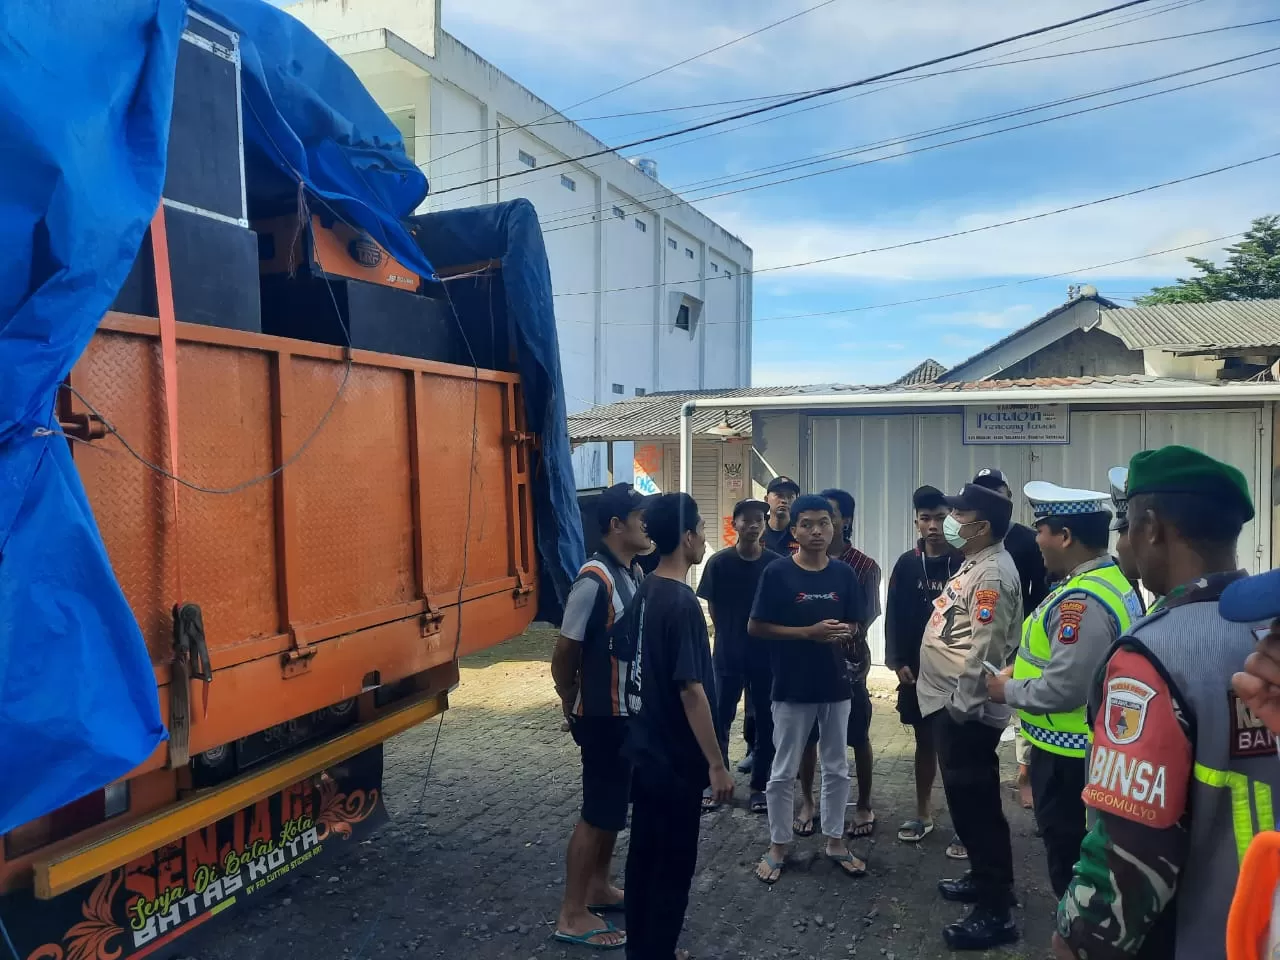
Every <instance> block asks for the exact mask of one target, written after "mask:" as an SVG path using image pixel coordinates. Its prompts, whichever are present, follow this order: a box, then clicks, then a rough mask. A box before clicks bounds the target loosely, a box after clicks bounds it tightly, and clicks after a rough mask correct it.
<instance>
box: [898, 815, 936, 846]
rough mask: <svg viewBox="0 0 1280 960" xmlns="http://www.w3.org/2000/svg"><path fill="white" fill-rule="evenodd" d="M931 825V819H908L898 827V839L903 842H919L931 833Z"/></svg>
mask: <svg viewBox="0 0 1280 960" xmlns="http://www.w3.org/2000/svg"><path fill="white" fill-rule="evenodd" d="M933 826H934V825H933V821H932V820H921V819H920V818H919V817H917V818H916V819H914V820H908V821H907V822H906V823H904V824H903V825H902V826H900V827H899V828H898V839H899V840H901V841H902V842H903V843H919V842H920V841H921V840H923V839H924V838H925V837H927V836H928V835H929V834H931V833H933Z"/></svg>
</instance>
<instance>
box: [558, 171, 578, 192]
mask: <svg viewBox="0 0 1280 960" xmlns="http://www.w3.org/2000/svg"><path fill="white" fill-rule="evenodd" d="M560 186H562V187H564V188H565V189H566V190H577V189H578V185H577V184H576V183H574V182H573V178H572V177H566V176H565V175H564V174H563V173H562V174H560Z"/></svg>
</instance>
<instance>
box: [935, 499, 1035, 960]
mask: <svg viewBox="0 0 1280 960" xmlns="http://www.w3.org/2000/svg"><path fill="white" fill-rule="evenodd" d="M947 503H948V505H949V506H951V507H952V508H953V509H957V510H974V509H976V510H981V511H983V513H984V514H985V515H986V516H988V517H991V516H1002V517H1003V519H1004V520H1005V521H1006V522H1007V521H1008V518H1009V516H1010V514H1011V513H1012V511H1013V504H1012V503H1011V502H1010V501H1009V499H1008V498H1007V497H1004V496H1003V495H1001V494H999V493H996V492H995V491H992V490H987V489H985V488H983V487H978V486H974V485H973V484H968V485H966V486H965V488H964V490H963V491H961V493H960V495H959V496H958V497H948V498H947ZM1021 623H1022V582H1021V578H1020V577H1019V576H1018V568H1017V566H1016V565H1015V564H1014V562H1013V557H1012V556H1010V555H1009V552H1008V551H1007V550H1005V548H1004V544H1002V543H993V544H991V545H990V546H988V547H985V548H984V549H982V550H979V551H977V552H976V553H973V554H971V555H969V556H966V557H965V560H964V563H963V564H962V565H961V567H960V570H959V571H958V572H957V573H956V575H955V576H954V577H953V578H952V579H951V580H950V581H948V583H947V586H946V588H945V589H944V590H943V591H942V593H941V594H939V595H938V597H937V599H935V600H934V601H933V613H932V614H931V615H930V617H929V623H928V625H927V626H926V627H925V632H924V638H923V641H922V643H921V645H920V676H919V678H918V680H917V682H916V692H917V695H918V697H919V701H920V713H921V714H922V715H923V717H924V718H925V722H926V723H932V724H933V725H934V736H935V739H936V743H937V748H938V765H939V768H940V770H941V772H942V785H943V789H944V790H945V792H946V796H947V806H948V807H949V808H950V810H951V819H952V821H953V823H954V824H955V828H956V833H957V834H958V835H959V837H960V842H961V843H963V844H964V846H965V848H966V849H967V850H968V851H969V863H970V871H969V874H968V875H967V876H966V877H963V878H961V879H959V880H943V881H941V882H940V883H939V884H938V888H939V891H940V892H941V893H942V895H943V896H944V897H945V898H947V899H949V900H954V901H960V902H966V903H974V904H976V907H975V909H974V911H973V912H972V913H971V914H970V915H969V916H968V917H967V918H966V919H965V920H963V921H960V922H958V923H955V924H951V925H949V926H948V927H947V928H945V929H944V931H943V936H944V937H945V938H946V941H947V945H948V946H950V947H951V948H952V949H981V948H984V947H987V946H998V945H999V944H1001V943H1008V942H1011V940H1013V939H1016V938H1017V928H1016V927H1015V926H1014V925H1013V920H1012V917H1011V915H1010V907H1011V906H1012V904H1013V849H1012V846H1011V844H1010V838H1009V824H1008V821H1006V820H1005V818H1004V812H1003V810H1002V809H1001V800H1000V760H999V757H998V756H997V753H996V748H997V746H998V745H999V743H1000V734H1001V732H1002V731H1003V730H1004V729H1005V727H1007V726H1008V725H1009V716H1010V711H1009V708H1008V707H1007V706H1005V705H1004V704H999V703H993V702H991V700H989V699H988V697H987V687H986V680H985V677H984V673H983V666H982V661H983V660H988V661H990V662H992V663H995V664H1004V663H1007V662H1008V660H1009V658H1010V656H1012V654H1013V651H1014V650H1015V649H1016V647H1017V644H1018V628H1019V626H1020V624H1021Z"/></svg>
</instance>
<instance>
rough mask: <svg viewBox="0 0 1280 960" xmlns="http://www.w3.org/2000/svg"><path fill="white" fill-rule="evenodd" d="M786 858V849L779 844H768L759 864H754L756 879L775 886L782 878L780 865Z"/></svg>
mask: <svg viewBox="0 0 1280 960" xmlns="http://www.w3.org/2000/svg"><path fill="white" fill-rule="evenodd" d="M786 858H787V848H786V847H785V846H783V845H782V844H779V843H771V844H769V849H768V850H766V851H765V854H764V856H763V857H761V858H760V862H759V863H758V864H756V879H757V880H759V881H761V882H762V883H767V884H770V885H772V884H775V883H777V882H778V878H779V877H780V876H782V863H783V861H784V860H786Z"/></svg>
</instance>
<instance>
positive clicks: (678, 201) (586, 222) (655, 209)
mask: <svg viewBox="0 0 1280 960" xmlns="http://www.w3.org/2000/svg"><path fill="white" fill-rule="evenodd" d="M1277 50H1280V46H1277V47H1270V48H1268V49H1266V50H1259V51H1257V52H1256V53H1250V54H1245V55H1243V56H1240V57H1232V58H1230V59H1229V60H1222V61H1218V62H1215V63H1210V64H1205V65H1204V66H1200V67H1191V68H1189V69H1187V70H1180V71H1178V72H1177V73H1170V74H1165V75H1164V76H1161V77H1154V78H1151V79H1149V80H1138V81H1134V82H1133V83H1128V84H1122V85H1121V86H1118V87H1112V88H1109V89H1107V90H1099V91H1094V92H1092V93H1087V94H1080V95H1079V96H1076V97H1069V98H1066V99H1064V100H1059V101H1053V102H1050V103H1044V104H1038V105H1034V106H1031V107H1025V108H1023V109H1020V110H1015V111H1011V112H1009V113H1006V114H995V115H993V116H990V117H982V118H978V119H976V120H970V121H964V122H962V123H959V124H956V125H953V126H952V127H940V128H936V129H934V130H929V131H922V132H920V133H916V134H909V135H907V136H905V137H901V138H897V139H893V140H885V141H880V142H878V143H873V144H867V145H865V146H862V147H856V148H852V149H850V150H846V151H840V152H838V153H836V154H835V155H834V156H823V157H819V158H817V159H814V160H805V161H799V162H795V163H793V164H792V165H791V166H789V167H784V168H783V169H779V170H774V171H771V172H773V173H783V172H788V171H790V170H799V169H803V168H804V167H809V166H814V165H816V164H819V163H828V162H831V161H832V160H835V159H839V158H841V157H846V156H856V155H857V154H861V153H869V152H871V151H873V150H882V149H887V148H889V147H894V146H900V145H902V144H906V143H912V142H915V141H916V140H923V139H928V138H929V137H933V136H937V135H938V134H939V133H945V132H950V131H954V130H963V129H968V128H970V127H975V126H981V125H983V124H986V123H990V122H992V121H993V120H997V119H1004V118H1010V117H1015V116H1020V115H1025V114H1027V113H1035V112H1037V111H1039V110H1044V109H1048V108H1049V107H1053V106H1059V105H1062V104H1065V103H1072V102H1076V101H1079V100H1087V99H1090V98H1092V97H1096V96H1102V95H1104V94H1107V93H1115V92H1118V91H1119V90H1124V89H1131V88H1133V87H1137V86H1143V85H1145V84H1148V83H1157V82H1160V81H1162V80H1168V79H1171V78H1173V77H1177V76H1184V75H1186V74H1188V73H1195V72H1197V71H1200V70H1207V69H1212V68H1213V67H1219V66H1224V65H1226V64H1228V63H1233V62H1237V61H1240V60H1247V59H1250V58H1252V57H1257V56H1262V55H1263V54H1267V53H1275V52H1276V51H1277ZM1275 66H1280V61H1274V62H1272V63H1264V64H1261V65H1259V66H1256V67H1249V68H1247V69H1244V70H1237V71H1235V72H1233V73H1227V74H1223V75H1221V76H1218V77H1209V78H1207V79H1205V80H1197V81H1195V82H1193V83H1184V84H1180V85H1178V86H1175V87H1169V88H1167V89H1165V90H1155V91H1152V92H1151V93H1144V94H1140V95H1139V96H1136V97H1126V98H1125V99H1123V100H1113V101H1111V102H1110V103H1101V104H1097V105H1095V106H1092V107H1085V108H1083V109H1080V110H1070V111H1068V112H1066V113H1059V114H1055V115H1053V116H1051V117H1041V118H1039V119H1037V120H1029V121H1027V122H1025V123H1017V124H1013V125H1012V126H1008V127H1000V128H998V129H995V130H987V131H984V132H982V133H977V134H973V135H971V136H967V137H957V138H956V139H954V140H944V141H941V142H940V143H933V144H928V145H926V146H923V147H917V148H915V149H913V150H903V151H899V152H895V153H892V154H886V155H885V156H880V157H873V158H872V159H870V160H860V161H858V162H856V163H845V164H840V165H839V166H834V167H828V168H827V169H825V170H816V171H813V172H812V173H805V174H800V175H798V176H794V177H785V178H783V179H780V180H770V181H768V182H767V183H758V184H755V185H754V186H748V187H741V188H738V189H735V190H724V191H722V192H720V193H711V194H706V195H705V196H698V197H695V198H693V199H692V200H690V199H687V198H682V197H679V196H677V197H674V198H673V199H672V201H671V202H670V203H664V204H654V205H651V206H649V207H647V208H646V211H645V212H646V213H659V212H661V211H663V210H669V209H671V208H672V207H676V206H681V205H682V204H686V203H700V202H704V201H707V200H716V199H719V198H721V197H730V196H734V195H736V194H739V193H750V192H752V191H754V190H763V189H766V188H768V187H776V186H783V185H785V184H788V183H796V182H798V181H801V180H810V179H812V178H814V177H821V176H825V175H827V174H830V173H840V172H843V171H846V170H853V169H856V168H858V167H865V166H870V165H871V164H875V163H882V162H884V161H887V160H898V159H901V158H902V157H909V156H914V155H915V154H919V153H929V152H931V151H933V150H939V149H942V148H943V147H951V146H956V145H958V144H963V143H971V142H974V141H977V140H985V139H986V138H987V137H994V136H999V135H1000V134H1003V133H1010V132H1012V131H1016V130H1025V129H1027V128H1028V127H1036V126H1040V125H1042V124H1046V123H1052V122H1054V121H1057V120H1065V119H1069V118H1071V117H1078V116H1083V115H1085V114H1089V113H1095V112H1097V111H1099V110H1106V109H1109V108H1111V107H1118V106H1124V105H1126V104H1130V103H1138V102H1140V101H1142V100H1150V99H1153V98H1154V97H1160V96H1164V95H1165V94H1168V93H1178V92H1180V91H1183V90H1190V89H1193V88H1195V87H1201V86H1205V85H1206V84H1210V83H1216V82H1218V81H1219V80H1230V79H1233V78H1235V77H1241V76H1245V75H1247V74H1250V73H1257V72H1258V71H1261V70H1269V69H1271V68H1272V67H1275ZM764 176H769V173H752V174H747V175H745V176H741V177H735V178H730V179H727V180H725V181H724V182H723V183H721V184H720V186H728V185H729V184H732V183H742V182H746V181H749V180H758V179H760V178H761V177H764ZM706 189H713V188H712V187H703V188H700V189H699V190H698V191H692V192H701V190H706ZM583 216H585V215H577V216H565V217H558V218H557V217H551V218H549V219H548V220H547V221H546V222H545V224H544V229H543V233H555V232H557V231H560V230H571V229H573V228H575V227H583V226H591V225H593V224H595V223H598V222H600V221H599V220H598V219H597V215H596V214H595V213H594V212H593V213H592V214H591V215H590V216H591V218H590V219H583ZM565 220H576V221H578V222H576V223H566V224H564V225H562V226H551V225H552V224H556V223H560V222H561V221H565Z"/></svg>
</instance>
